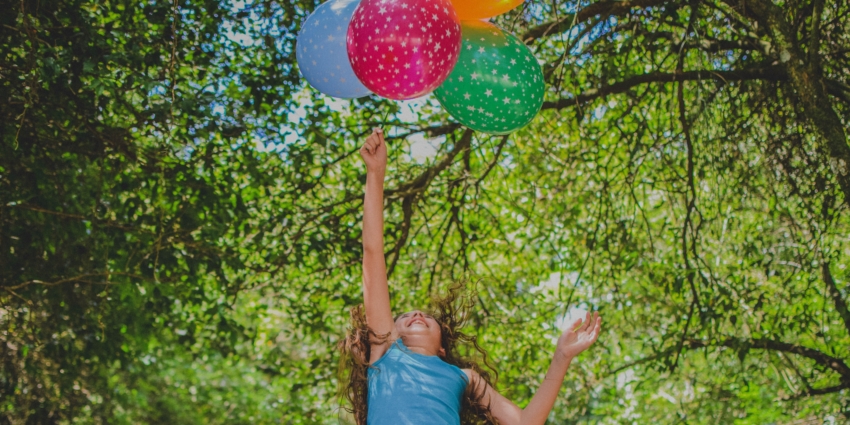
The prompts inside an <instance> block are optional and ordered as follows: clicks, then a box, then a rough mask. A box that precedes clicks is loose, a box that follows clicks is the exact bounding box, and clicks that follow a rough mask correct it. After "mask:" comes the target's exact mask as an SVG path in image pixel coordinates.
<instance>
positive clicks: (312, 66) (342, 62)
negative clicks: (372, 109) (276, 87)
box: [295, 0, 371, 98]
mask: <svg viewBox="0 0 850 425" xmlns="http://www.w3.org/2000/svg"><path fill="white" fill-rule="evenodd" d="M359 3H360V0H329V1H327V2H325V3H323V4H322V5H320V6H319V7H318V8H316V10H315V11H313V13H312V14H310V16H308V17H307V20H305V21H304V24H303V25H302V26H301V32H300V33H299V34H298V43H297V45H296V55H295V56H296V58H297V60H298V67H299V68H300V69H301V75H303V76H304V78H306V79H307V82H309V83H310V85H312V86H313V87H315V88H316V90H319V91H320V92H322V93H324V94H327V95H329V96H333V97H341V98H352V97H363V96H367V95H369V94H371V92H370V91H369V89H367V88H366V86H364V85H363V84H362V83H361V82H360V80H358V79H357V76H355V75H354V70H352V69H351V63H350V62H349V61H348V50H347V48H346V45H345V37H346V35H347V34H348V23H349V22H351V16H352V15H354V9H356V8H357V5H358V4H359Z"/></svg>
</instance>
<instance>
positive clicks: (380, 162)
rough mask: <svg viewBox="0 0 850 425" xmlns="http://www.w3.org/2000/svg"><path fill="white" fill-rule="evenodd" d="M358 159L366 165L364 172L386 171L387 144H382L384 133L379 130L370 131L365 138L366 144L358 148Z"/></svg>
mask: <svg viewBox="0 0 850 425" xmlns="http://www.w3.org/2000/svg"><path fill="white" fill-rule="evenodd" d="M360 157H361V158H363V162H365V163H366V172H368V173H374V172H378V173H383V172H385V171H386V169H387V144H386V143H385V142H384V131H383V130H382V129H380V128H375V129H373V130H372V134H370V135H369V137H367V138H366V143H364V144H363V147H362V148H360Z"/></svg>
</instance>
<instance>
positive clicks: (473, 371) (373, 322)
mask: <svg viewBox="0 0 850 425" xmlns="http://www.w3.org/2000/svg"><path fill="white" fill-rule="evenodd" d="M360 156H361V157H362V158H363V161H364V162H365V163H366V195H365V200H364V205H363V209H364V211H363V300H364V305H365V308H366V312H365V317H364V316H363V312H362V310H361V309H360V308H359V307H355V308H354V309H352V322H353V325H354V329H352V330H351V331H350V332H349V334H348V336H347V338H346V339H345V340H343V341H341V342H340V346H341V348H342V351H343V359H342V367H344V368H346V369H349V370H348V373H349V383H348V385H347V386H346V387H345V388H344V390H343V393H344V396H345V397H346V398H347V399H348V400H349V401H350V402H351V403H352V405H353V406H352V408H349V409H347V410H348V411H349V412H351V413H354V416H355V419H356V421H357V424H358V425H444V424H446V425H448V424H451V425H457V424H460V423H461V420H462V419H463V421H464V423H472V422H477V421H479V420H484V421H486V422H489V423H495V424H499V425H514V424H517V425H518V424H522V425H536V424H540V425H542V424H544V423H545V422H546V418H547V417H548V416H549V412H550V411H551V410H552V406H553V405H554V404H555V399H556V398H557V396H558V391H559V390H560V387H561V382H562V381H563V380H564V375H566V372H567V368H568V367H569V366H570V362H571V361H572V360H573V359H574V358H575V357H576V356H577V355H578V354H579V353H581V352H582V351H584V350H586V349H587V348H588V347H590V345H591V344H593V342H594V341H596V338H597V337H598V336H599V330H600V327H601V325H602V319H601V318H600V317H599V315H598V313H594V314H593V316H591V315H590V313H588V314H587V317H586V320H584V321H582V320H581V319H578V320H576V321H575V323H573V324H572V325H571V326H570V327H569V328H567V330H566V331H564V333H563V334H562V335H561V337H560V338H559V339H558V344H557V349H556V350H555V355H554V357H553V359H552V363H551V364H550V366H549V371H548V372H547V373H546V378H545V379H544V380H543V383H542V384H541V385H540V388H539V389H538V390H537V393H536V394H535V395H534V397H533V398H532V399H531V401H530V402H529V403H528V405H527V406H526V407H525V409H520V408H519V407H518V406H517V405H515V404H514V403H513V402H511V401H510V400H508V399H507V398H505V397H503V396H502V395H501V394H499V393H498V392H497V391H496V390H495V389H493V387H492V386H491V385H490V382H489V376H488V374H486V373H484V372H483V371H482V370H481V369H480V368H479V367H478V365H477V364H476V363H474V362H470V361H468V360H464V359H462V358H460V356H458V354H457V353H456V352H455V348H456V345H457V343H458V342H472V343H473V344H474V345H475V348H476V349H478V350H479V351H480V352H482V354H485V359H486V353H484V352H483V350H481V349H480V348H479V347H478V346H477V344H475V342H474V339H473V338H470V337H468V336H466V335H464V334H463V333H461V332H459V331H458V328H459V327H460V326H461V325H462V321H463V318H465V317H467V315H466V314H465V312H466V311H465V310H466V309H467V308H468V307H469V306H470V305H471V304H470V302H468V301H469V299H468V298H467V302H465V303H462V306H461V307H460V310H457V309H455V307H453V306H455V304H456V303H455V302H454V301H455V299H454V298H455V297H456V296H457V294H458V287H457V286H455V287H454V288H452V290H451V291H450V294H449V297H448V298H447V299H444V300H442V301H440V302H438V309H437V313H435V316H436V317H435V316H432V315H430V314H427V313H424V312H422V311H420V310H414V311H410V312H407V313H404V314H402V315H400V316H398V317H396V318H393V315H392V313H391V310H390V294H389V288H388V286H387V272H386V263H385V261H384V235H383V227H384V222H383V206H384V202H383V195H384V174H385V172H386V167H387V146H386V144H385V143H384V135H383V131H382V130H381V129H375V130H373V131H372V134H371V135H370V136H369V137H368V138H367V139H366V143H365V144H364V145H363V147H362V148H361V149H360ZM476 417H477V420H476Z"/></svg>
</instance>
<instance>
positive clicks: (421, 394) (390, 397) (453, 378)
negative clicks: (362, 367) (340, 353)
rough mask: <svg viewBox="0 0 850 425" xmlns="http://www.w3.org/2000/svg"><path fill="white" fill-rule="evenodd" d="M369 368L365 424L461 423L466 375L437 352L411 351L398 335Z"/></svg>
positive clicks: (454, 424)
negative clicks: (430, 354)
mask: <svg viewBox="0 0 850 425" xmlns="http://www.w3.org/2000/svg"><path fill="white" fill-rule="evenodd" d="M372 366H373V367H370V368H369V371H368V384H369V394H368V396H367V400H368V405H369V407H368V409H369V410H368V416H367V418H366V423H367V424H368V425H443V424H445V425H460V403H461V397H462V396H463V391H464V390H465V389H466V384H467V379H468V378H467V377H466V374H465V373H463V371H462V370H460V368H458V367H457V366H455V365H451V364H448V363H446V362H444V361H443V360H442V359H441V358H440V357H439V356H426V355H424V354H419V353H414V352H412V351H410V350H409V349H408V348H407V347H405V346H404V343H403V342H402V341H401V338H399V339H397V340H396V341H395V342H393V343H392V344H391V345H390V348H389V350H387V352H386V353H384V356H383V357H381V358H380V359H378V361H376V362H375V363H374V364H372Z"/></svg>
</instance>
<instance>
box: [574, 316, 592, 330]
mask: <svg viewBox="0 0 850 425" xmlns="http://www.w3.org/2000/svg"><path fill="white" fill-rule="evenodd" d="M591 323H593V322H592V321H591V316H590V312H589V311H588V312H587V313H585V318H584V323H582V326H581V328H579V329H578V330H577V331H576V332H585V331H587V327H588V326H590V324H591Z"/></svg>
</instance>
